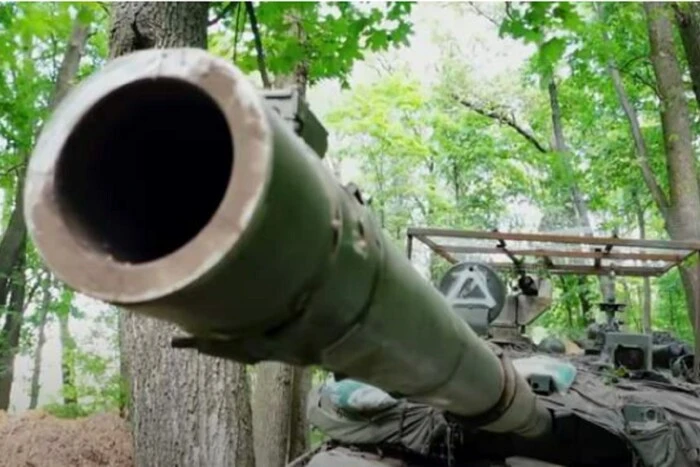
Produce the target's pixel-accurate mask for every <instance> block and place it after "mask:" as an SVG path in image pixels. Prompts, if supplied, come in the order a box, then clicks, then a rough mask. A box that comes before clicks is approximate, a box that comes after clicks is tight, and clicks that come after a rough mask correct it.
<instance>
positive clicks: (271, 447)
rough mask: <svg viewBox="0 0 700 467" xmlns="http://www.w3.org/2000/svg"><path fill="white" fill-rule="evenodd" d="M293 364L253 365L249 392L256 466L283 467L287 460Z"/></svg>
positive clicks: (292, 396)
mask: <svg viewBox="0 0 700 467" xmlns="http://www.w3.org/2000/svg"><path fill="white" fill-rule="evenodd" d="M293 400H294V367H293V366H291V365H285V364H283V363H278V362H264V363H261V364H259V365H257V367H256V373H255V390H254V393H253V430H254V439H255V460H256V461H257V465H258V466H259V467H263V466H264V467H268V466H269V467H283V466H284V465H285V464H286V463H287V460H288V457H289V456H288V452H289V445H290V432H291V425H292V406H293V405H294V403H293Z"/></svg>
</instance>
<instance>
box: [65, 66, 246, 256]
mask: <svg viewBox="0 0 700 467" xmlns="http://www.w3.org/2000/svg"><path fill="white" fill-rule="evenodd" d="M233 155H234V153H233V141H232V137H231V132H230V130H229V126H228V124H227V122H226V118H225V117H224V114H223V113H222V111H221V110H220V108H219V107H218V105H217V104H216V103H215V102H214V101H213V99H212V98H211V97H209V96H208V95H207V94H206V93H205V92H204V91H202V90H201V89H199V88H198V87H196V86H194V85H192V84H190V83H187V82H184V81H180V80H175V79H149V80H143V81H137V82H134V83H131V84H129V85H126V86H124V87H121V88H119V89H117V90H116V91H114V92H112V93H111V94H109V95H108V96H106V97H105V98H103V99H102V100H100V101H99V102H98V103H97V104H96V105H95V106H93V107H92V108H91V109H90V111H89V112H88V113H87V114H86V115H85V116H84V117H83V118H82V120H81V121H80V122H79V124H78V125H77V126H76V127H75V129H74V130H73V132H72V133H71V135H70V136H69V138H68V140H67V141H66V144H65V145H64V147H63V148H62V151H61V154H60V157H59V159H58V163H57V168H56V178H55V190H56V191H55V195H56V199H57V202H58V205H59V208H60V210H61V213H62V216H63V218H64V220H65V222H66V224H67V226H68V228H69V229H71V230H72V231H73V232H74V234H75V235H79V236H80V238H81V240H83V243H85V244H87V245H89V247H90V248H93V249H95V250H97V251H99V252H101V253H105V254H108V255H111V256H112V257H113V259H114V260H116V261H120V262H126V263H144V262H148V261H153V260H157V259H159V258H161V257H163V256H166V255H168V254H170V253H173V252H175V251H176V250H178V249H179V248H181V247H182V246H184V245H185V244H186V243H187V242H189V241H190V240H191V239H193V238H194V237H195V236H196V235H197V234H198V233H199V232H200V231H201V230H202V229H203V228H204V227H205V226H206V225H207V223H208V222H209V221H210V220H211V218H212V216H213V215H214V213H215V212H216V210H217V208H218V206H219V204H220V203H221V201H222V199H223V196H224V193H225V192H226V188H227V186H228V184H229V179H230V176H231V170H232V165H233Z"/></svg>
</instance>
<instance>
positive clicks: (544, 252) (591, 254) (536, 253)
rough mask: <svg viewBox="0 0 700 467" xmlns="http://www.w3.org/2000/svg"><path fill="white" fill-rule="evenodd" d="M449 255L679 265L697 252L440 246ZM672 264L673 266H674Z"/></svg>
mask: <svg viewBox="0 0 700 467" xmlns="http://www.w3.org/2000/svg"><path fill="white" fill-rule="evenodd" d="M440 247H441V248H443V249H444V250H445V251H447V252H449V253H466V254H470V253H476V254H479V253H482V254H487V255H495V254H506V255H507V254H508V253H511V254H512V255H515V256H533V257H538V258H544V257H554V258H589V259H620V260H625V259H628V260H640V261H665V262H672V263H674V264H677V263H679V262H682V261H683V260H685V259H686V258H687V257H688V256H692V255H693V254H694V253H695V252H691V253H689V254H688V255H674V254H665V253H637V252H630V253H607V254H606V253H605V252H604V251H602V250H600V249H596V250H594V251H565V250H550V249H548V248H533V249H522V250H506V249H505V248H500V247H493V248H492V247H478V246H475V247H474V246H461V245H440ZM674 264H672V266H673V265H674Z"/></svg>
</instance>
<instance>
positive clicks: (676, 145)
mask: <svg viewBox="0 0 700 467" xmlns="http://www.w3.org/2000/svg"><path fill="white" fill-rule="evenodd" d="M644 9H645V11H646V14H647V26H648V32H649V42H650V45H651V62H652V65H653V67H654V74H655V75H656V82H657V86H658V89H659V94H660V99H661V123H662V129H663V135H664V147H665V152H666V162H667V167H668V176H669V186H670V196H669V205H670V207H669V213H668V222H667V230H668V233H669V235H670V236H671V238H673V239H676V240H700V189H699V187H698V179H697V168H696V163H695V155H694V152H693V146H692V135H691V128H690V113H689V110H688V102H687V100H686V97H685V94H684V92H685V90H684V85H683V79H682V73H681V69H680V65H679V63H678V60H677V58H676V51H675V47H674V42H673V28H672V23H671V19H670V14H671V10H670V8H669V7H668V6H667V5H664V4H662V3H645V4H644ZM695 269H696V268H695V267H694V266H689V267H681V268H680V270H681V271H680V272H681V277H682V279H683V285H684V288H685V292H686V301H687V304H688V312H689V315H690V316H689V317H690V321H691V323H693V326H694V327H696V328H697V326H696V320H695V316H696V313H697V312H699V311H700V310H698V309H697V307H696V306H695V305H696V303H698V298H700V283H699V279H700V278H698V277H696V275H697V272H696V270H695ZM696 340H697V339H696ZM697 344H698V345H700V342H697Z"/></svg>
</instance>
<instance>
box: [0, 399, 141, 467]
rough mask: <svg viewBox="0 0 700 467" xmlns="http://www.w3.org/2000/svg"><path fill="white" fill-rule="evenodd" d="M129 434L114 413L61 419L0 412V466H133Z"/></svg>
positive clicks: (34, 414)
mask: <svg viewBox="0 0 700 467" xmlns="http://www.w3.org/2000/svg"><path fill="white" fill-rule="evenodd" d="M131 449H132V448H131V435H130V434H129V430H128V426H127V424H126V422H125V421H124V420H122V419H121V418H119V417H118V416H117V415H116V414H109V413H105V414H97V415H93V416H90V417H86V418H82V419H78V420H63V419H59V418H56V417H53V416H51V415H49V414H47V413H45V412H41V411H31V412H25V413H22V414H18V415H7V414H5V413H3V412H0V467H97V466H110V467H133V465H134V462H133V459H132V450H131Z"/></svg>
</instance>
